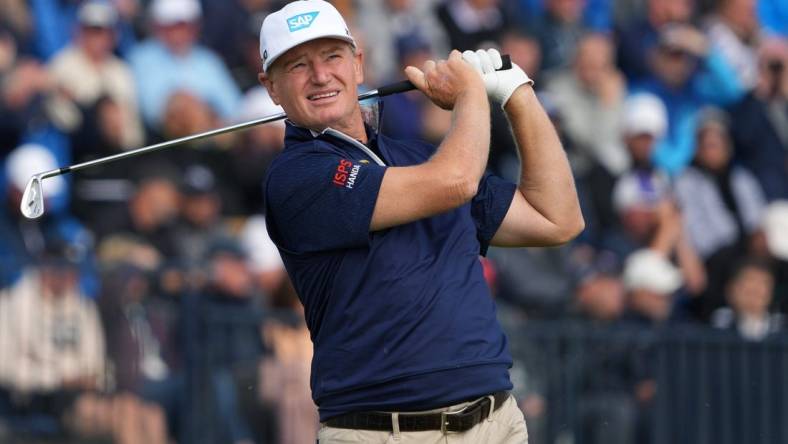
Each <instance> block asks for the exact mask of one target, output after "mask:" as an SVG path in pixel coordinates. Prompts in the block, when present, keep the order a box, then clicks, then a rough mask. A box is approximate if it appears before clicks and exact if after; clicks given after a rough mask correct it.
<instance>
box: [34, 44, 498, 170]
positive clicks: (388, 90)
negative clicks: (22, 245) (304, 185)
mask: <svg viewBox="0 0 788 444" xmlns="http://www.w3.org/2000/svg"><path fill="white" fill-rule="evenodd" d="M501 58H502V59H503V66H502V67H501V69H500V70H499V71H502V70H507V69H511V68H512V62H511V59H510V58H509V56H508V55H502V56H501ZM413 89H416V87H415V86H414V85H413V83H412V82H411V81H410V80H403V81H401V82H397V83H392V84H390V85H385V86H382V87H380V88H378V89H373V90H371V91H367V92H365V93H362V94H359V96H358V100H366V99H370V98H373V97H385V96H388V95H391V94H397V93H401V92H406V91H410V90H413ZM286 117H287V115H286V114H285V113H279V114H274V115H271V116H267V117H262V118H260V119H255V120H250V121H248V122H242V123H238V124H236V125H230V126H226V127H223V128H217V129H214V130H210V131H205V132H202V133H198V134H192V135H191V136H185V137H181V138H178V139H174V140H168V141H166V142H161V143H157V144H154V145H148V146H144V147H142V148H137V149H135V150H131V151H126V152H123V153H118V154H113V155H111V156H107V157H102V158H101V159H94V160H89V161H87V162H82V163H78V164H75V165H71V166H66V167H62V168H59V169H56V170H51V171H47V172H44V173H42V174H41V179H46V178H47V177H54V176H59V175H61V174H66V173H71V172H74V171H79V170H83V169H85V168H90V167H93V166H97V165H103V164H105V163H109V162H114V161H116V160H121V159H126V158H129V157H134V156H138V155H140V154H145V153H150V152H153V151H158V150H162V149H165V148H170V147H173V146H177V145H182V144H184V143H189V142H193V141H195V140H201V139H205V138H207V137H213V136H218V135H220V134H225V133H230V132H233V131H239V130H243V129H247V128H250V127H253V126H256V125H261V124H263V123H270V122H274V121H277V120H281V119H284V118H286Z"/></svg>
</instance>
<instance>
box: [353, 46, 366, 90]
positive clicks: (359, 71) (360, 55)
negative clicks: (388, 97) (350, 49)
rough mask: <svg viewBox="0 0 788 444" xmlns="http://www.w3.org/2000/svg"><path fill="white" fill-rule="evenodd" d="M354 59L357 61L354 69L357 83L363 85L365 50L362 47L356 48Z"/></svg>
mask: <svg viewBox="0 0 788 444" xmlns="http://www.w3.org/2000/svg"><path fill="white" fill-rule="evenodd" d="M353 60H354V61H355V63H354V66H353V69H354V70H355V71H356V84H357V85H361V84H362V83H364V51H362V50H361V48H356V54H355V55H354V56H353Z"/></svg>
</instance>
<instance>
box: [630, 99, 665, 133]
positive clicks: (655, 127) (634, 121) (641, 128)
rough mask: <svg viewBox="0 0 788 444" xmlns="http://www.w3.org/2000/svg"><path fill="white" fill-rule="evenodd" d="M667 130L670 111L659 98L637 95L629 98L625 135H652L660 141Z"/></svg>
mask: <svg viewBox="0 0 788 444" xmlns="http://www.w3.org/2000/svg"><path fill="white" fill-rule="evenodd" d="M667 128H668V111H667V109H666V108H665V104H664V103H662V100H661V99H660V98H659V97H657V96H655V95H654V94H650V93H637V94H634V95H632V96H630V97H628V98H627V100H626V102H625V103H624V122H623V130H624V134H626V135H636V134H650V135H652V136H653V137H654V138H655V139H659V138H661V137H662V136H663V135H665V131H666V130H667Z"/></svg>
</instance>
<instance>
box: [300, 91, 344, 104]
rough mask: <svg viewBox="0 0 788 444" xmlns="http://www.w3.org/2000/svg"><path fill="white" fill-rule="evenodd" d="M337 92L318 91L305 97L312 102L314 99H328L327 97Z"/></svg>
mask: <svg viewBox="0 0 788 444" xmlns="http://www.w3.org/2000/svg"><path fill="white" fill-rule="evenodd" d="M338 94H339V91H330V92H323V93H319V94H312V95H309V96H307V99H309V100H311V101H313V102H314V101H316V100H321V99H328V98H331V97H335V96H337V95H338Z"/></svg>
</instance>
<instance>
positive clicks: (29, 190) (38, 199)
mask: <svg viewBox="0 0 788 444" xmlns="http://www.w3.org/2000/svg"><path fill="white" fill-rule="evenodd" d="M41 180H42V177H41V174H36V175H35V176H33V177H31V178H30V180H29V181H28V182H27V186H26V187H25V192H24V194H22V203H21V204H20V210H21V211H22V215H23V216H25V217H26V218H28V219H36V218H38V217H41V215H42V214H44V190H43V188H42V185H41Z"/></svg>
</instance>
